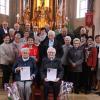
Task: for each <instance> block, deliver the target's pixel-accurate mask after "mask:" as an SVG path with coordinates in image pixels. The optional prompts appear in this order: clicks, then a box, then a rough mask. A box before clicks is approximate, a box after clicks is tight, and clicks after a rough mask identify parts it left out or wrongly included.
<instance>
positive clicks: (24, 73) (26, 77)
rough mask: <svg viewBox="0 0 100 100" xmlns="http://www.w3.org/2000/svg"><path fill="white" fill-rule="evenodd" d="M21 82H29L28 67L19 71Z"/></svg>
mask: <svg viewBox="0 0 100 100" xmlns="http://www.w3.org/2000/svg"><path fill="white" fill-rule="evenodd" d="M20 76H21V81H25V80H31V78H30V67H29V66H27V67H21V71H20Z"/></svg>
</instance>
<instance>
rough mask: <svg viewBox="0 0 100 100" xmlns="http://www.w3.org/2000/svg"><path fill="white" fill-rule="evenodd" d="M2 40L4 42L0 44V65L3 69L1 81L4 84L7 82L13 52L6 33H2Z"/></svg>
mask: <svg viewBox="0 0 100 100" xmlns="http://www.w3.org/2000/svg"><path fill="white" fill-rule="evenodd" d="M3 41H4V42H3V43H2V44H1V45H0V65H1V67H2V71H3V79H2V83H3V85H4V84H5V83H9V80H10V75H11V72H12V70H11V69H12V64H13V63H14V60H15V53H14V49H13V46H12V44H11V43H10V36H9V35H8V34H6V35H4V37H3Z"/></svg>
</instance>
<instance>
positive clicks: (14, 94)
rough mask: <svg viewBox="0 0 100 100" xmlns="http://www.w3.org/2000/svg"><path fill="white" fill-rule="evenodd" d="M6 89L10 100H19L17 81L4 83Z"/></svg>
mask: <svg viewBox="0 0 100 100" xmlns="http://www.w3.org/2000/svg"><path fill="white" fill-rule="evenodd" d="M4 88H5V91H7V93H8V100H19V99H20V96H19V92H18V88H17V85H16V82H14V83H12V84H8V83H5V85H4Z"/></svg>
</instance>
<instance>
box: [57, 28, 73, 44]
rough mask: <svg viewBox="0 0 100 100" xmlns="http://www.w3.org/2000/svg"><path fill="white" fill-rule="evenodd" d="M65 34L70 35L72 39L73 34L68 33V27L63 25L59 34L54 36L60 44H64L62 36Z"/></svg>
mask: <svg viewBox="0 0 100 100" xmlns="http://www.w3.org/2000/svg"><path fill="white" fill-rule="evenodd" d="M65 36H70V37H71V39H72V40H73V39H74V35H73V34H71V33H68V29H67V28H66V27H63V28H62V32H61V34H59V35H57V36H56V39H57V40H58V41H60V43H61V45H63V44H64V37H65Z"/></svg>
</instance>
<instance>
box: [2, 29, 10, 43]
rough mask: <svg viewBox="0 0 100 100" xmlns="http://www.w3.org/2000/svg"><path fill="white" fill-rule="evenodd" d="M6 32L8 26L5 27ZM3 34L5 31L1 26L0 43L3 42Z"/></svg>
mask: <svg viewBox="0 0 100 100" xmlns="http://www.w3.org/2000/svg"><path fill="white" fill-rule="evenodd" d="M7 32H8V33H9V28H7ZM3 35H5V31H4V29H3V28H0V44H1V43H3Z"/></svg>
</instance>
